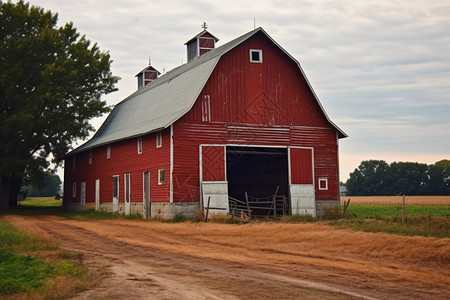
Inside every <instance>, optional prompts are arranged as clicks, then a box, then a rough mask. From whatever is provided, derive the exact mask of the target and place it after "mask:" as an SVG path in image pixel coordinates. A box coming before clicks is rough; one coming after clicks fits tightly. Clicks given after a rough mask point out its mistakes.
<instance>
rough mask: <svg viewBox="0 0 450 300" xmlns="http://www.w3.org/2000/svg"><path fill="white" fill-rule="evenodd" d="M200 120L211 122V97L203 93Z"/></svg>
mask: <svg viewBox="0 0 450 300" xmlns="http://www.w3.org/2000/svg"><path fill="white" fill-rule="evenodd" d="M202 121H203V122H211V97H210V96H209V95H203V98H202Z"/></svg>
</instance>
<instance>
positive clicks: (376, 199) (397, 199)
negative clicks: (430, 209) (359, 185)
mask: <svg viewBox="0 0 450 300" xmlns="http://www.w3.org/2000/svg"><path fill="white" fill-rule="evenodd" d="M349 199H350V204H351V205H394V206H401V205H402V196H341V204H343V203H344V201H348V200H349ZM405 202H406V205H416V206H450V196H405Z"/></svg>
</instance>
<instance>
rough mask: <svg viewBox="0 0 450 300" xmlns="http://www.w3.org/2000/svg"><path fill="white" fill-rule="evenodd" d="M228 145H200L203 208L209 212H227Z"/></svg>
mask: <svg viewBox="0 0 450 300" xmlns="http://www.w3.org/2000/svg"><path fill="white" fill-rule="evenodd" d="M225 158H226V146H210V145H200V184H201V191H202V194H201V198H202V199H201V204H202V208H203V209H206V208H207V207H208V200H209V208H210V209H209V213H210V214H211V213H218V214H227V213H228V212H229V206H228V182H227V179H226V161H225Z"/></svg>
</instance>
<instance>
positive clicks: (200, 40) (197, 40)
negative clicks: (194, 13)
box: [185, 22, 219, 62]
mask: <svg viewBox="0 0 450 300" xmlns="http://www.w3.org/2000/svg"><path fill="white" fill-rule="evenodd" d="M202 28H203V31H202V32H200V33H199V34H197V35H196V36H194V37H193V38H192V39H190V40H189V41H187V42H186V43H185V45H186V46H187V61H188V62H190V61H191V60H193V59H195V58H197V57H199V56H202V55H203V54H205V53H206V52H209V51H211V50H212V49H214V48H215V46H216V43H217V42H218V41H219V39H218V38H216V37H215V36H214V35H212V34H211V33H209V32H208V31H207V30H206V28H208V26H207V25H206V23H205V22H203V24H202Z"/></svg>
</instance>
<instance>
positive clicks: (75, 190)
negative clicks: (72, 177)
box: [72, 182, 77, 198]
mask: <svg viewBox="0 0 450 300" xmlns="http://www.w3.org/2000/svg"><path fill="white" fill-rule="evenodd" d="M76 196H77V183H76V182H74V183H72V197H74V198H75V197H76Z"/></svg>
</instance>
